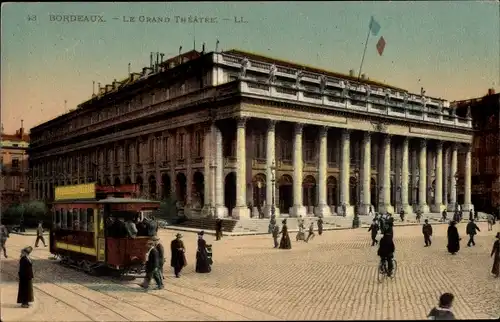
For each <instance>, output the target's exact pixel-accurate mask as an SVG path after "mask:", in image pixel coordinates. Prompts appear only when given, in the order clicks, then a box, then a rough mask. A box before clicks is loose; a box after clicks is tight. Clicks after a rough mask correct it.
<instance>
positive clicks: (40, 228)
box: [35, 221, 47, 247]
mask: <svg viewBox="0 0 500 322" xmlns="http://www.w3.org/2000/svg"><path fill="white" fill-rule="evenodd" d="M39 241H42V243H43V247H47V245H46V244H45V239H44V238H43V222H42V221H40V222H39V223H38V227H37V228H36V241H35V247H38V242H39Z"/></svg>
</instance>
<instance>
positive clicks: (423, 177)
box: [418, 139, 429, 214]
mask: <svg viewBox="0 0 500 322" xmlns="http://www.w3.org/2000/svg"><path fill="white" fill-rule="evenodd" d="M418 200H419V209H420V211H422V213H424V214H426V213H429V206H428V205H427V141H426V140H425V139H422V141H420V155H419V178H418Z"/></svg>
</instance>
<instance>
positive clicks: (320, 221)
mask: <svg viewBox="0 0 500 322" xmlns="http://www.w3.org/2000/svg"><path fill="white" fill-rule="evenodd" d="M317 225H318V235H320V236H321V234H323V218H321V217H320V218H318V222H317Z"/></svg>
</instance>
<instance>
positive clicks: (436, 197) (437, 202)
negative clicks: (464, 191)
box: [432, 141, 444, 213]
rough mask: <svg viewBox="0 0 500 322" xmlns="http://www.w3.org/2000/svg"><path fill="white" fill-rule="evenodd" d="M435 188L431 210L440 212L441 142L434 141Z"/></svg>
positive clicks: (441, 197) (441, 183) (441, 196)
mask: <svg viewBox="0 0 500 322" xmlns="http://www.w3.org/2000/svg"><path fill="white" fill-rule="evenodd" d="M435 168H436V175H435V177H436V179H435V180H436V190H435V191H434V205H433V207H432V208H433V209H432V212H437V213H441V212H442V211H443V209H444V205H443V142H442V141H438V142H437V143H436V166H435Z"/></svg>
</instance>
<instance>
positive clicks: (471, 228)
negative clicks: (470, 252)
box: [465, 210, 481, 247]
mask: <svg viewBox="0 0 500 322" xmlns="http://www.w3.org/2000/svg"><path fill="white" fill-rule="evenodd" d="M471 211H472V210H471ZM465 230H466V233H467V235H469V242H468V243H467V247H470V246H471V244H472V245H473V246H476V242H474V236H475V235H476V234H477V232H476V231H481V230H479V227H478V226H477V225H476V223H475V222H474V219H471V220H470V221H469V223H468V224H467V227H466V228H465Z"/></svg>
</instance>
